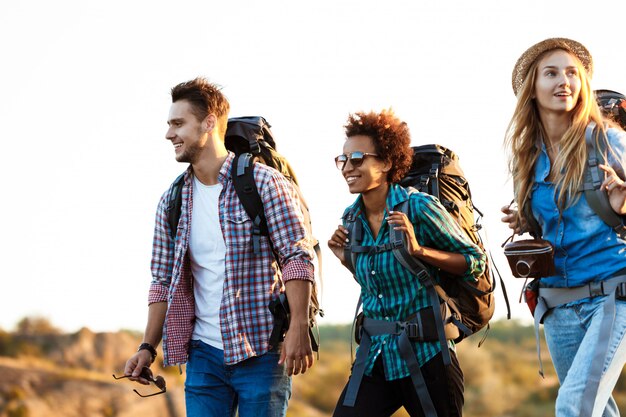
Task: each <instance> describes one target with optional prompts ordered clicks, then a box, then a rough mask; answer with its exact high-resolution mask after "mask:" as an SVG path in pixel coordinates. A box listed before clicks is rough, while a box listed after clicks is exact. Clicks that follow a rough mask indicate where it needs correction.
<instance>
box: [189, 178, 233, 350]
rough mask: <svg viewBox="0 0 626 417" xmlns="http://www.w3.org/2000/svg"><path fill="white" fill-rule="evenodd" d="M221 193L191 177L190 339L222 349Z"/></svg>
mask: <svg viewBox="0 0 626 417" xmlns="http://www.w3.org/2000/svg"><path fill="white" fill-rule="evenodd" d="M221 191H222V184H220V183H218V184H216V185H204V184H202V183H201V182H200V181H199V180H198V179H197V178H196V177H194V178H193V209H192V214H191V231H190V237H189V254H190V259H191V271H192V272H193V277H194V286H193V294H194V297H195V299H196V323H195V326H194V329H193V335H192V338H193V339H199V340H202V341H203V342H205V343H207V344H209V345H211V346H213V347H215V348H218V349H222V350H223V349H224V344H223V343H222V332H221V331H220V304H221V303H222V292H223V287H224V275H225V270H226V269H225V268H226V267H225V264H224V259H225V257H226V245H225V244H224V236H223V235H222V229H221V227H220V219H219V197H220V192H221Z"/></svg>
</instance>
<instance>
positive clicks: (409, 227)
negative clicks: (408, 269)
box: [387, 211, 423, 257]
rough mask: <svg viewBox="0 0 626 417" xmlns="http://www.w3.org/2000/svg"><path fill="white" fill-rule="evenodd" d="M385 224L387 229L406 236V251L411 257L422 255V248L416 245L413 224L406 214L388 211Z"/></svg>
mask: <svg viewBox="0 0 626 417" xmlns="http://www.w3.org/2000/svg"><path fill="white" fill-rule="evenodd" d="M387 223H388V224H389V227H393V228H394V230H400V231H402V232H403V233H404V234H405V235H406V238H407V239H406V240H407V250H408V251H409V253H410V254H411V256H417V257H419V256H421V255H422V252H423V248H422V247H421V246H420V244H419V243H417V239H416V238H415V230H414V229H413V223H411V221H410V220H409V218H408V217H407V215H406V214H404V213H403V212H401V211H390V212H389V216H387Z"/></svg>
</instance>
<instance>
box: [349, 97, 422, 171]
mask: <svg viewBox="0 0 626 417" xmlns="http://www.w3.org/2000/svg"><path fill="white" fill-rule="evenodd" d="M344 128H345V130H346V136H347V137H351V136H357V135H363V136H369V137H370V138H372V142H373V143H374V148H375V149H376V153H377V154H378V157H379V158H380V159H381V160H383V161H384V162H390V163H391V169H390V170H389V172H388V174H387V180H388V181H389V182H391V183H396V182H398V181H400V180H401V179H402V178H403V177H404V175H405V174H406V173H407V172H408V171H409V169H410V168H411V162H412V160H413V150H412V149H411V134H410V132H409V126H408V125H407V124H406V123H405V122H403V121H402V120H400V119H398V118H397V117H396V115H395V114H394V113H393V110H391V109H388V110H382V111H381V112H380V113H376V112H373V111H371V112H369V113H365V112H356V113H353V114H350V115H349V116H348V122H347V123H346V124H345V125H344Z"/></svg>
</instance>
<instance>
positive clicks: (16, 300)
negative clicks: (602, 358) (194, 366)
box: [0, 0, 626, 332]
mask: <svg viewBox="0 0 626 417" xmlns="http://www.w3.org/2000/svg"><path fill="white" fill-rule="evenodd" d="M625 15H626V2H620V1H602V2H582V1H578V0H573V1H560V0H559V1H551V2H543V1H502V0H481V1H437V2H435V1H391V0H390V1H386V2H382V1H372V0H359V1H353V0H346V1H341V0H319V1H316V2H301V1H278V0H270V1H264V2H252V1H250V2H244V1H237V0H231V1H227V2H226V1H222V2H211V1H203V2H200V1H197V2H194V1H177V2H166V1H161V0H153V1H150V2H148V1H121V0H111V1H107V2H103V1H100V2H94V1H85V0H82V1H67V0H59V1H54V2H49V1H44V0H30V1H29V0H26V1H20V2H5V3H4V4H3V5H2V6H0V39H2V41H1V42H0V58H1V61H2V64H1V65H0V88H1V91H2V100H0V126H2V129H1V131H0V132H1V133H2V136H3V137H4V139H3V140H4V143H5V145H6V146H5V147H4V151H2V152H0V186H1V188H2V194H3V197H2V204H0V218H1V219H2V224H3V227H2V230H3V232H4V233H3V239H2V240H1V241H0V283H1V286H0V328H2V329H5V330H11V329H13V328H14V326H15V324H16V323H17V322H18V321H19V320H20V319H22V318H24V317H27V316H28V317H43V318H46V319H48V320H49V321H50V322H51V323H52V324H53V325H55V326H57V327H59V328H61V329H63V330H65V331H68V332H72V331H76V330H78V329H80V328H82V327H88V328H90V329H92V330H94V331H116V330H118V329H133V330H143V328H144V327H145V322H146V319H147V311H148V310H147V292H148V288H149V284H150V280H151V276H150V269H149V264H150V252H151V243H152V232H153V227H154V214H155V210H156V206H157V203H158V200H159V197H160V196H161V194H162V193H163V192H164V191H165V190H166V189H167V187H168V186H169V184H170V183H171V182H172V181H173V180H174V178H175V177H176V176H177V175H178V174H179V173H180V172H182V171H183V170H184V169H185V166H184V165H183V164H179V163H177V162H176V161H175V159H174V150H173V147H172V145H171V143H169V142H168V141H166V140H165V138H164V136H165V131H166V127H167V125H166V118H167V114H168V110H169V106H170V104H171V100H170V95H169V91H170V89H171V87H172V86H174V85H175V84H178V83H179V82H182V81H186V80H189V79H192V78H194V77H196V76H205V77H207V78H209V79H210V80H211V81H213V82H216V83H218V84H220V85H221V86H223V92H224V93H225V94H226V96H227V97H228V98H229V100H230V103H231V116H245V115H263V116H264V117H265V118H266V119H267V120H268V121H269V122H270V124H272V130H273V132H274V135H275V137H276V141H277V148H278V150H279V151H280V152H281V153H283V154H284V155H285V156H286V157H287V158H288V159H289V160H290V161H291V162H292V165H293V166H294V169H295V170H296V173H297V175H298V177H299V181H300V185H301V188H302V191H303V193H304V195H305V198H306V199H307V201H308V204H309V206H310V208H311V215H312V220H313V228H314V233H315V235H316V237H317V238H318V239H319V240H320V241H321V242H322V250H323V260H324V270H323V272H324V280H323V297H322V304H323V305H322V306H323V308H324V310H325V312H326V315H325V317H324V318H323V319H321V321H320V322H321V323H322V324H334V323H347V322H349V321H351V320H352V317H353V315H354V308H355V305H356V301H357V298H358V286H357V284H356V283H355V282H354V280H353V279H352V277H351V275H350V274H349V272H348V271H347V270H345V269H344V268H343V267H342V266H341V265H340V263H339V261H338V260H336V258H334V256H333V255H332V253H331V252H330V251H329V250H328V248H327V246H326V242H327V241H328V239H329V238H330V236H331V234H332V232H333V231H334V230H335V228H336V226H337V224H338V223H339V221H340V216H341V214H342V212H343V209H344V208H345V207H346V206H347V205H349V204H350V203H351V202H352V201H353V199H354V198H355V196H353V195H351V194H349V192H348V190H347V186H346V185H345V182H344V180H343V178H342V177H341V175H340V173H339V171H338V170H336V168H335V166H334V162H333V158H334V157H335V156H336V155H338V154H339V153H341V150H342V146H343V141H344V140H345V135H344V133H343V129H342V126H343V124H344V123H345V121H346V119H347V116H348V114H350V113H351V112H356V111H369V110H375V111H380V110H382V109H386V108H390V107H391V108H393V110H394V111H395V112H396V114H397V116H398V117H400V118H401V119H403V120H404V121H406V122H407V123H408V125H409V127H410V130H411V134H412V143H413V144H414V145H421V144H426V143H439V144H441V145H444V146H447V147H449V148H451V149H452V150H454V151H455V152H456V153H457V154H458V155H459V157H460V161H461V165H462V167H463V169H464V171H465V174H466V176H467V178H468V179H469V181H470V185H471V189H472V194H473V200H474V204H475V205H476V206H477V207H478V208H479V209H480V210H481V211H482V212H483V213H484V215H485V217H484V219H483V226H484V230H485V231H486V232H487V242H488V247H489V248H490V249H491V252H492V254H493V257H494V261H495V263H496V265H497V266H498V268H499V270H500V272H501V273H503V279H504V281H505V284H506V288H507V291H508V293H509V300H510V302H511V305H512V308H513V313H512V314H513V318H516V319H519V320H522V321H529V319H530V314H529V313H528V311H527V309H526V307H525V305H521V304H519V303H518V297H519V292H520V290H521V287H522V281H519V280H516V279H515V278H512V276H511V275H510V270H509V268H508V264H507V263H506V260H505V258H504V256H503V255H502V249H501V248H500V244H501V243H502V242H503V241H504V240H505V239H506V238H507V237H508V229H507V228H506V226H505V225H503V224H502V223H501V222H500V217H501V215H500V211H499V209H500V207H501V206H503V205H505V204H507V203H508V202H509V201H510V200H511V198H512V191H511V189H512V186H511V183H510V181H509V180H508V173H507V169H506V156H505V153H504V150H503V148H502V140H503V136H504V132H505V129H506V126H507V124H508V122H509V120H510V117H511V114H512V111H513V108H514V105H515V97H514V95H513V93H512V89H511V72H512V69H513V65H514V63H515V61H516V60H517V58H518V57H519V56H520V55H521V54H522V52H523V51H524V50H526V48H528V47H530V46H531V45H532V44H534V43H536V42H539V41H541V40H543V39H545V38H548V37H569V38H572V39H575V40H578V41H579V42H581V43H583V44H584V45H585V46H586V47H587V48H588V49H589V50H590V51H591V53H592V55H593V57H594V62H595V73H594V79H593V87H594V88H606V89H613V90H617V91H621V92H626V55H624V54H623V48H622V46H621V43H620V40H619V29H620V27H619V26H618V25H615V24H614V23H612V22H611V16H625ZM9 145H10V146H9ZM500 294H501V292H500V290H498V299H497V307H496V318H502V317H503V316H504V315H505V313H506V309H505V307H504V303H503V301H502V298H501V295H500Z"/></svg>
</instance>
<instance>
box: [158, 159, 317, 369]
mask: <svg viewBox="0 0 626 417" xmlns="http://www.w3.org/2000/svg"><path fill="white" fill-rule="evenodd" d="M233 158H234V154H232V153H231V154H229V155H228V158H227V159H226V161H225V162H224V164H223V166H222V168H221V169H220V172H219V176H218V181H219V182H220V183H221V184H222V186H223V190H222V192H221V194H220V197H219V217H220V226H221V228H222V230H221V232H222V233H223V234H224V242H225V244H226V260H225V263H226V271H225V279H224V290H223V294H222V299H221V304H220V327H221V331H222V340H223V342H224V362H225V363H226V364H235V363H237V362H240V361H243V360H245V359H247V358H250V357H252V356H258V355H262V354H264V353H265V352H267V348H268V341H269V336H270V333H271V331H272V326H273V323H274V321H273V317H272V315H271V313H270V312H269V310H268V307H267V306H268V303H269V301H270V299H271V298H272V297H274V296H276V295H277V294H278V293H280V292H281V291H282V290H283V288H284V283H285V282H287V281H289V280H292V279H301V280H307V281H311V282H313V280H314V278H313V276H314V274H313V272H314V271H313V263H312V255H313V249H312V244H311V242H312V240H311V238H310V236H308V234H307V232H306V228H305V225H304V219H303V216H302V211H301V208H300V203H299V199H298V197H297V196H296V193H295V191H294V189H293V187H292V185H291V183H290V182H289V181H288V180H287V179H285V177H283V176H282V175H281V174H280V173H278V171H276V170H274V169H271V168H269V167H267V166H265V165H262V164H255V165H254V171H253V172H254V180H255V182H256V185H257V188H258V189H259V194H260V196H261V200H262V201H263V206H264V209H265V216H266V218H267V225H268V229H269V234H270V238H271V241H272V244H273V248H274V250H275V252H276V253H277V254H278V258H279V260H280V264H281V265H282V276H281V268H279V267H278V265H277V264H276V260H275V257H274V255H273V253H272V247H271V246H270V244H269V241H268V239H267V238H265V237H262V238H261V253H260V254H259V255H255V254H254V253H253V250H252V239H251V237H252V233H251V230H252V221H251V220H250V217H249V216H248V215H247V213H246V211H245V210H244V208H243V206H242V205H241V202H240V201H239V198H238V197H237V194H236V192H235V188H234V187H233V183H232V181H231V178H230V170H231V166H232V162H233ZM192 176H193V174H192V170H191V167H190V168H189V169H188V170H187V172H186V173H185V177H184V185H183V188H182V197H183V200H182V207H181V217H180V220H179V223H178V230H177V232H176V241H175V242H174V241H172V239H171V237H170V231H169V226H168V222H167V212H166V208H167V203H168V200H169V196H170V193H171V187H170V188H169V189H168V190H167V191H166V192H165V193H164V194H163V196H162V197H161V200H160V202H159V205H158V208H157V214H156V222H155V228H154V241H153V246H152V262H151V269H152V277H153V279H152V284H151V286H150V293H149V300H148V303H149V304H151V303H156V302H164V301H166V302H167V303H168V308H167V314H166V316H165V323H164V325H163V356H164V358H163V362H164V364H165V365H177V364H182V363H185V362H186V361H187V350H188V347H189V341H190V339H191V334H192V332H193V327H194V320H195V301H194V294H193V275H192V273H191V265H190V260H189V252H188V248H189V230H190V225H191V213H192V205H193V198H192V196H193V186H192V184H193V181H192V179H193V177H192ZM215 302H220V301H219V300H215Z"/></svg>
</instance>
